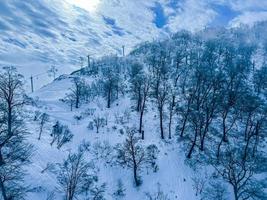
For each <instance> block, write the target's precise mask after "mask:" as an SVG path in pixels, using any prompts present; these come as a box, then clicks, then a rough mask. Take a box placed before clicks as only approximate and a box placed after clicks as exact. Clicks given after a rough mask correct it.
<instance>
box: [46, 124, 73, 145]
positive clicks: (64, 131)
mask: <svg viewBox="0 0 267 200" xmlns="http://www.w3.org/2000/svg"><path fill="white" fill-rule="evenodd" d="M51 137H52V141H51V143H50V145H51V146H52V145H53V144H54V143H55V142H56V144H57V148H58V149H60V148H61V147H62V146H63V145H64V144H66V143H68V142H70V141H71V140H72V138H73V134H72V133H71V131H70V130H69V128H68V126H66V125H62V124H61V123H60V122H59V121H57V122H56V124H55V125H54V126H53V128H52V133H51Z"/></svg>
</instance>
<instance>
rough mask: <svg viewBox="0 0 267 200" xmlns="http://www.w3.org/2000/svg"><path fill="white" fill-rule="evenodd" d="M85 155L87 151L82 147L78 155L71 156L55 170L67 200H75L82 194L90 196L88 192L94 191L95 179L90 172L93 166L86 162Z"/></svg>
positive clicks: (58, 164) (57, 165)
mask: <svg viewBox="0 0 267 200" xmlns="http://www.w3.org/2000/svg"><path fill="white" fill-rule="evenodd" d="M84 154H85V150H84V149H82V148H81V147H80V148H79V151H78V153H75V154H69V155H68V157H67V159H66V160H64V161H63V163H57V164H56V169H55V170H53V172H54V173H55V174H56V175H57V180H58V183H59V185H60V188H59V189H60V190H61V191H62V192H63V193H64V196H65V199H66V200H74V199H76V198H78V197H79V196H80V195H81V194H85V195H88V193H87V192H88V191H89V192H90V190H91V189H93V186H94V182H95V177H94V175H93V174H91V172H90V171H91V170H92V167H93V165H92V164H91V163H88V162H86V161H85V158H84Z"/></svg>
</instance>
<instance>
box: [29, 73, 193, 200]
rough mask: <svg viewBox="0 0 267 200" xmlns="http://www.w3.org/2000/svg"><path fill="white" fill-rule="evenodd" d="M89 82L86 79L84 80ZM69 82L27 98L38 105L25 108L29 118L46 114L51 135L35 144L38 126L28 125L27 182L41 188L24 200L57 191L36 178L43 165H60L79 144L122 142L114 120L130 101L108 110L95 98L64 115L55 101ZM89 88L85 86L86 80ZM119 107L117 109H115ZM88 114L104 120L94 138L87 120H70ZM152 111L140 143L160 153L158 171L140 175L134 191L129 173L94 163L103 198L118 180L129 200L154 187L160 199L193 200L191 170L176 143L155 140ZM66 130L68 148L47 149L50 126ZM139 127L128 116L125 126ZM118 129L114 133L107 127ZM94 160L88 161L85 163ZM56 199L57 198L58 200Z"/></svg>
mask: <svg viewBox="0 0 267 200" xmlns="http://www.w3.org/2000/svg"><path fill="white" fill-rule="evenodd" d="M87 79H88V78H87ZM71 80H72V78H71V76H65V77H64V78H63V79H60V80H56V81H54V82H52V83H50V84H48V85H46V86H45V87H43V88H41V89H39V90H38V91H36V92H34V93H33V94H31V97H32V98H35V99H38V108H36V107H29V108H28V110H31V112H32V113H34V111H35V110H39V111H41V112H46V113H47V114H49V116H50V124H49V127H50V129H46V130H45V131H44V133H43V135H42V138H41V140H40V141H39V140H37V138H38V131H37V130H38V126H37V124H28V128H29V130H30V131H31V132H32V134H31V136H30V137H29V141H30V143H32V144H34V147H35V149H36V150H35V154H34V157H33V159H32V160H33V165H31V166H30V169H29V176H28V177H27V182H28V183H29V184H31V185H33V186H42V188H43V190H41V192H39V193H30V194H29V196H28V199H31V200H43V199H44V200H45V198H46V196H47V193H49V192H51V191H53V190H54V188H55V187H56V186H57V181H56V177H55V176H54V175H53V174H51V173H50V172H48V171H45V172H44V173H41V171H42V170H43V169H45V168H46V166H47V163H57V162H61V161H62V160H63V159H64V158H66V156H67V155H68V153H69V152H76V151H77V148H78V146H79V144H80V143H81V142H83V141H86V142H90V143H91V145H94V144H95V143H103V142H108V143H109V144H110V145H111V146H113V147H114V146H115V145H116V144H118V143H121V142H123V140H124V138H125V134H124V135H121V134H120V133H119V129H120V128H123V126H122V125H118V124H116V120H115V117H114V114H115V113H117V114H118V115H122V114H123V112H124V111H125V110H127V109H129V108H130V100H129V98H128V97H125V98H124V99H121V100H120V101H119V102H116V103H114V104H113V105H112V108H110V109H106V108H105V102H104V100H103V99H102V98H97V99H95V100H94V101H93V102H91V103H89V104H88V105H82V106H81V108H79V109H76V110H74V111H73V112H71V111H69V108H68V107H67V106H66V105H65V104H64V103H63V102H60V101H59V99H60V98H63V97H64V96H65V94H66V93H67V92H68V88H69V87H71ZM87 81H89V82H90V80H87ZM116 104H118V106H116ZM87 108H96V109H97V113H98V114H99V115H101V114H103V115H105V116H107V117H108V126H107V127H104V128H101V129H100V131H99V133H98V134H96V130H88V129H87V125H88V123H89V121H90V120H92V117H90V116H88V117H86V118H84V119H82V120H81V121H79V122H77V120H76V119H74V116H75V115H79V114H81V113H82V112H84V110H86V109H87ZM154 115H156V113H155V111H152V110H150V111H149V112H147V113H145V116H144V120H145V123H144V124H145V129H144V130H145V140H144V141H142V142H141V143H142V144H143V145H144V146H147V145H149V144H156V145H157V146H158V148H159V150H160V153H159V156H158V161H157V163H158V165H159V170H158V171H157V172H152V171H151V170H149V171H147V170H146V169H144V171H143V173H142V180H143V184H142V185H141V186H140V187H139V188H136V187H135V186H134V182H133V174H132V171H131V170H129V169H123V168H122V167H121V166H117V165H116V166H110V165H109V164H106V163H105V160H103V159H98V160H94V163H95V165H96V166H97V167H98V168H99V173H98V176H99V179H100V181H99V182H100V183H107V191H106V193H105V197H106V198H107V199H113V197H112V194H113V192H114V191H115V190H116V188H117V182H118V180H119V179H121V180H122V182H123V184H124V186H125V188H126V197H125V199H128V200H137V199H145V198H146V194H145V193H147V192H149V193H152V194H153V193H154V192H156V191H157V188H158V184H160V187H161V189H162V190H163V191H164V193H166V194H168V196H169V198H170V199H186V200H195V199H197V198H196V196H195V195H194V190H193V188H192V180H191V178H192V174H193V170H192V169H191V168H190V167H189V166H187V165H185V164H184V160H185V156H184V153H182V152H180V150H179V149H180V147H179V144H177V142H175V140H173V141H162V140H161V139H160V134H159V129H158V126H157V124H158V123H157V120H155V119H154ZM57 120H58V121H60V122H61V123H62V124H66V125H68V126H69V128H70V130H71V131H72V133H73V134H74V139H73V141H72V142H70V143H67V144H65V145H64V146H63V147H62V148H61V149H60V150H58V149H57V148H56V147H54V146H50V139H51V138H50V135H49V134H50V131H51V126H52V125H53V123H54V122H55V121H57ZM137 124H138V117H137V115H136V113H135V112H131V119H130V121H129V123H128V124H127V126H134V125H137ZM113 126H117V129H116V130H114V129H113V128H112V127H113ZM91 159H93V156H92V157H90V158H88V161H90V160H91ZM60 198H61V197H60V193H57V199H60Z"/></svg>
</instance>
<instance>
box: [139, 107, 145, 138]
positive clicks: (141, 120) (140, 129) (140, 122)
mask: <svg viewBox="0 0 267 200" xmlns="http://www.w3.org/2000/svg"><path fill="white" fill-rule="evenodd" d="M143 115H144V111H143V109H142V110H141V112H140V118H139V133H141V132H142V126H143Z"/></svg>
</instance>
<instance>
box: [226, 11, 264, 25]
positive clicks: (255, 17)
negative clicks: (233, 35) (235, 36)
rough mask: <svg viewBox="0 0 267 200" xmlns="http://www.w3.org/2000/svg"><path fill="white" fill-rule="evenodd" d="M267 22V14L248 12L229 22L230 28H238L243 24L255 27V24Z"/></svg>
mask: <svg viewBox="0 0 267 200" xmlns="http://www.w3.org/2000/svg"><path fill="white" fill-rule="evenodd" d="M264 20H267V11H266V12H264V11H263V12H250V11H246V12H244V13H242V14H241V15H239V16H237V17H236V18H234V19H233V20H231V21H230V22H229V26H230V27H238V26H240V25H241V24H247V25H250V26H251V25H253V24H254V23H255V22H259V21H264Z"/></svg>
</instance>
